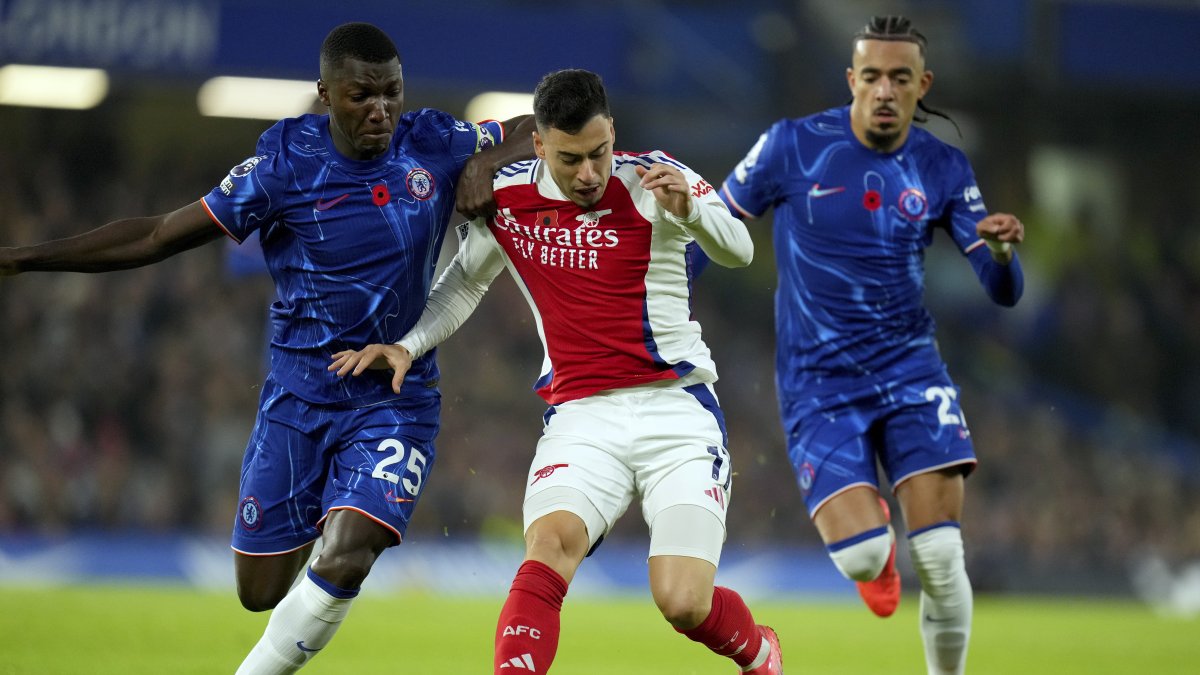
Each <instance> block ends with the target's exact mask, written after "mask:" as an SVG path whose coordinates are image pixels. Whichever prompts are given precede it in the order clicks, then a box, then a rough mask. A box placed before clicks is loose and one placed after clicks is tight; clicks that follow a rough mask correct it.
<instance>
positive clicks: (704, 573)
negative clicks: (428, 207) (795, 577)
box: [330, 70, 782, 674]
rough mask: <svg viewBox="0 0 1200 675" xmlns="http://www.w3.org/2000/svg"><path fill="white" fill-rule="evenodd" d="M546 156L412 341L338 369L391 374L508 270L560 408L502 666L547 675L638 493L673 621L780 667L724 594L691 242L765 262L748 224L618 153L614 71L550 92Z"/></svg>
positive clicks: (762, 666)
mask: <svg viewBox="0 0 1200 675" xmlns="http://www.w3.org/2000/svg"><path fill="white" fill-rule="evenodd" d="M533 109H534V118H535V119H536V121H537V132H536V134H535V136H534V147H535V150H536V152H537V159H536V160H531V161H524V162H518V163H515V164H513V165H510V166H508V167H505V168H504V169H501V170H500V173H499V175H498V176H497V178H496V181H495V194H496V206H497V209H498V214H497V215H496V216H495V217H494V218H492V219H490V220H489V221H487V222H485V221H483V220H476V221H473V222H471V223H469V224H467V223H464V224H463V225H461V226H460V228H459V230H460V238H461V239H462V243H461V248H460V249H459V252H458V254H457V255H456V256H455V257H454V260H453V261H452V262H451V263H450V266H449V267H448V268H447V270H446V272H445V273H443V275H442V277H441V278H440V279H439V280H438V283H437V285H436V286H435V287H434V290H433V292H432V294H431V295H430V298H429V305H428V308H427V309H426V311H425V314H424V315H422V317H421V320H420V321H418V322H417V326H416V327H415V328H414V329H413V331H411V332H410V333H409V334H408V335H406V336H405V337H404V338H403V339H402V340H401V341H400V343H399V344H398V345H372V346H369V347H367V348H366V349H363V350H360V351H358V352H351V351H347V352H344V353H342V354H338V355H337V358H336V359H335V361H334V362H333V364H332V365H331V366H330V370H336V371H337V373H338V375H343V376H344V375H346V374H348V373H352V374H353V375H365V374H366V373H368V372H369V369H370V368H386V367H389V366H390V367H391V368H393V369H394V371H395V374H394V376H393V382H392V383H393V386H396V387H398V386H400V385H401V383H402V382H403V379H404V378H405V373H406V372H407V371H408V369H409V368H410V365H409V364H410V363H412V362H413V359H417V362H419V360H420V359H421V358H422V355H423V354H425V353H427V351H428V350H429V349H432V348H433V347H434V345H437V344H438V343H440V342H441V341H442V340H444V339H446V338H447V337H448V336H449V335H450V334H451V333H453V332H454V330H456V329H457V328H458V327H459V326H460V325H462V323H463V322H464V321H465V320H466V318H467V317H468V316H469V315H470V313H471V312H472V311H473V310H474V308H475V307H476V306H477V305H478V303H479V301H480V299H481V298H482V296H483V293H484V292H485V291H486V290H487V288H488V286H489V285H490V284H491V282H492V280H493V279H495V278H496V276H497V275H498V274H499V273H500V272H501V270H503V269H504V268H505V267H507V268H508V270H509V271H510V272H511V274H512V277H513V279H514V280H515V281H516V282H517V284H518V285H519V286H520V288H521V290H522V292H523V293H524V294H525V297H526V299H527V300H528V301H529V306H530V308H531V309H532V310H533V315H534V320H535V323H536V326H537V329H538V336H539V337H540V338H541V341H542V346H543V348H544V350H545V360H544V362H543V367H542V373H541V377H540V378H539V379H538V380H537V383H536V384H535V389H536V391H537V392H538V394H540V395H541V396H542V398H544V399H545V400H546V401H547V402H548V403H549V404H550V408H549V410H547V412H546V414H545V417H544V423H545V427H544V430H543V436H542V438H541V440H540V441H539V442H538V446H537V450H536V453H535V455H534V459H533V464H532V466H531V467H530V470H529V477H528V482H527V484H526V491H525V503H524V509H523V511H524V520H525V544H526V549H525V552H526V553H525V561H524V563H523V564H522V565H521V567H520V569H519V570H518V571H517V574H516V578H515V579H514V581H513V584H512V588H511V590H510V591H509V595H508V599H507V601H506V602H505V604H504V607H503V609H502V610H501V613H500V618H499V622H498V625H497V629H496V651H495V657H494V668H495V672H496V673H497V674H499V673H514V672H523V671H528V672H538V673H544V672H547V671H548V670H549V669H550V666H551V664H552V663H553V660H554V654H555V652H556V650H557V649H558V639H559V612H560V609H561V607H562V603H563V599H564V597H565V596H566V593H567V587H568V585H569V584H570V583H571V579H572V578H573V577H574V575H575V571H576V569H578V567H579V565H580V563H581V562H582V561H583V559H584V557H586V555H587V554H588V553H589V552H590V551H592V550H593V549H594V548H595V547H596V546H597V545H599V543H600V541H601V539H603V537H604V535H605V533H606V532H608V531H609V530H610V529H611V528H612V526H613V524H614V523H615V522H616V521H617V519H618V518H619V517H620V516H621V515H622V514H623V513H624V512H625V510H626V508H628V506H629V504H630V502H631V500H632V499H633V498H634V497H635V496H637V497H640V498H641V501H642V515H643V517H644V518H645V521H646V523H647V525H649V527H650V551H649V574H650V589H651V592H652V594H653V597H654V601H655V603H656V604H657V605H658V608H659V609H660V610H661V611H662V614H663V616H664V618H666V620H667V621H668V622H670V624H671V625H672V626H674V627H675V629H676V630H677V631H679V632H681V633H683V634H684V635H686V636H687V637H688V638H690V639H692V640H694V641H696V642H699V643H701V644H703V645H704V646H706V647H708V648H709V649H711V650H712V651H714V652H716V653H717V654H720V655H722V656H725V657H728V658H730V659H732V660H733V662H734V663H735V664H737V666H738V667H739V669H740V670H741V671H744V672H751V673H772V674H775V673H780V672H782V658H781V656H780V652H779V641H778V638H777V637H776V635H775V632H774V631H772V630H771V629H770V628H767V627H765V626H759V625H758V624H757V623H756V622H755V620H754V617H753V616H752V615H751V613H750V610H749V608H747V607H746V604H745V602H743V600H742V598H741V596H739V595H738V594H737V593H736V592H734V591H732V590H730V589H728V588H720V587H718V588H714V585H713V582H714V578H715V576H716V571H717V564H718V562H719V559H720V555H721V547H722V545H723V543H724V540H725V510H726V508H728V505H729V495H730V487H731V477H732V472H731V465H730V457H729V452H728V450H727V449H726V448H727V442H726V440H727V439H726V434H725V423H724V416H723V414H722V412H721V408H720V406H719V405H718V403H717V397H716V395H715V393H714V391H713V382H715V381H716V379H717V373H716V368H715V366H714V364H713V361H712V359H711V357H710V355H709V350H708V347H707V346H706V345H705V344H704V342H703V340H702V339H701V334H700V325H699V324H698V323H697V322H696V321H694V320H692V318H691V307H690V299H691V298H690V296H691V292H690V291H691V280H692V277H693V274H692V264H693V256H692V252H691V248H690V247H691V246H692V245H693V244H694V243H695V244H698V245H699V247H700V248H701V249H702V250H703V251H704V252H705V253H706V254H707V255H708V256H709V257H710V258H711V259H712V260H713V261H714V262H716V263H718V264H720V265H724V266H726V267H741V266H744V265H747V264H749V263H750V259H751V257H752V254H753V244H752V243H751V240H750V237H749V235H748V233H747V232H746V228H745V226H744V225H743V224H742V223H741V222H740V221H738V220H737V219H736V218H734V217H733V216H732V215H731V214H730V213H729V210H728V209H727V208H726V207H725V205H724V204H722V203H721V200H720V199H719V198H718V197H717V195H716V191H715V190H713V189H712V187H711V186H710V185H709V184H708V183H707V182H706V181H705V180H704V179H703V178H701V177H700V176H699V175H697V174H696V173H695V172H693V171H692V170H691V169H689V168H688V167H686V166H684V165H683V164H681V163H679V162H678V161H676V160H674V159H672V158H671V157H670V156H669V155H667V154H666V153H663V152H661V151H654V152H649V153H645V154H627V153H619V152H614V151H613V143H614V140H615V135H614V128H613V120H612V117H611V115H610V114H609V106H608V98H607V95H606V94H605V91H604V86H603V84H602V82H601V80H600V77H599V76H598V75H596V74H595V73H591V72H588V71H584V70H564V71H559V72H556V73H551V74H549V75H547V76H546V77H545V78H543V79H542V81H541V83H540V84H539V85H538V87H537V89H536V91H535V92H534V102H533Z"/></svg>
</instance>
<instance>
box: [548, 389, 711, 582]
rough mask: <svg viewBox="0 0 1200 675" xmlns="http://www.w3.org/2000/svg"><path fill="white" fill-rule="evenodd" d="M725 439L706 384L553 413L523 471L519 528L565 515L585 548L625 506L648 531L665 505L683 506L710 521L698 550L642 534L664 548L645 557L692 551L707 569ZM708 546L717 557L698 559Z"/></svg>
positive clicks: (621, 394)
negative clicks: (637, 502)
mask: <svg viewBox="0 0 1200 675" xmlns="http://www.w3.org/2000/svg"><path fill="white" fill-rule="evenodd" d="M725 438H726V436H725V422H724V416H723V414H722V413H721V409H720V406H719V404H718V403H717V398H716V395H715V393H714V392H713V389H712V386H711V385H709V384H706V383H700V384H695V385H691V386H688V387H679V386H675V387H663V386H653V385H648V386H643V387H631V388H628V389H619V390H613V391H607V392H601V393H599V394H596V395H593V396H589V397H587V398H583V399H579V400H576V401H569V402H567V403H563V404H560V405H558V406H556V407H555V408H554V409H552V411H551V412H549V413H548V417H547V422H546V425H545V428H544V429H543V432H542V438H541V439H540V440H539V441H538V445H537V452H536V453H535V454H534V458H533V463H532V465H531V466H530V470H529V478H528V482H527V483H526V487H525V506H524V521H525V529H526V530H528V529H529V526H530V524H532V523H533V522H534V521H536V520H537V519H538V518H541V517H542V516H545V515H547V514H549V513H553V512H555V511H568V512H571V513H574V514H576V515H578V516H579V517H580V518H581V519H583V521H584V523H585V524H586V525H587V529H588V538H589V540H590V544H591V546H593V547H594V546H595V545H596V543H597V542H598V541H599V540H600V539H601V537H602V536H603V535H605V534H606V533H607V532H608V531H609V530H611V529H612V526H613V525H614V524H615V523H616V522H617V519H618V518H620V517H621V516H622V515H623V514H624V513H625V510H626V509H627V508H629V504H630V503H631V502H632V501H633V498H634V497H640V498H641V502H642V517H643V518H644V519H645V521H646V523H647V524H648V525H653V524H654V523H655V519H656V518H657V517H658V516H659V514H661V513H662V512H663V511H665V510H667V509H669V508H671V507H673V506H680V505H693V506H698V507H700V508H701V509H703V510H705V511H708V512H709V513H711V514H712V515H713V516H715V518H716V520H715V522H713V521H712V519H709V518H707V517H706V516H702V515H701V516H700V519H701V520H703V521H706V522H703V523H700V524H699V526H698V527H697V528H696V529H697V530H698V531H696V532H695V535H694V536H695V537H697V538H700V539H702V540H703V541H697V542H694V543H693V545H691V546H689V545H688V542H687V541H686V539H687V538H688V537H689V536H691V535H690V533H680V532H671V533H669V536H663V537H660V534H667V533H659V532H652V541H653V540H660V539H661V540H663V541H664V542H669V543H668V544H667V546H669V547H670V548H669V549H668V550H655V546H654V544H653V543H652V546H651V552H650V554H651V555H681V554H682V555H692V554H690V553H687V552H686V551H687V549H689V548H691V549H699V550H701V551H703V552H704V554H696V555H693V557H701V558H705V559H710V560H711V561H712V562H713V563H714V564H716V558H718V557H719V555H720V544H721V543H722V542H723V541H724V538H725V532H724V528H725V513H726V509H728V507H729V497H730V491H731V484H732V479H731V477H732V469H731V467H730V459H729V452H728V451H727V450H726V447H725ZM580 495H582V496H583V498H584V499H581V498H580ZM684 512H685V513H686V512H690V513H693V514H695V513H700V512H698V511H696V510H695V509H686V510H684ZM676 513H678V512H676ZM671 520H672V519H670V518H668V519H666V520H664V522H668V521H671ZM710 523H711V524H710ZM672 529H675V528H672ZM713 530H715V531H717V535H716V536H715V537H714V536H713V535H712V531H713ZM714 543H715V547H716V549H717V550H716V551H709V550H707V549H710V548H712V547H713V545H714ZM660 549H661V547H660Z"/></svg>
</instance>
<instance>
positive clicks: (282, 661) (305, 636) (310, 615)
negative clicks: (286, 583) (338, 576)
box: [237, 567, 358, 675]
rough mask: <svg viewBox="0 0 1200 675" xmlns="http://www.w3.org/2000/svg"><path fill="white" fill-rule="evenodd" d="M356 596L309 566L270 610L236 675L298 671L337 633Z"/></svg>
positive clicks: (356, 591) (273, 674)
mask: <svg viewBox="0 0 1200 675" xmlns="http://www.w3.org/2000/svg"><path fill="white" fill-rule="evenodd" d="M356 595H358V589H357V588H356V589H354V590H351V591H348V590H345V589H341V588H338V587H336V586H334V585H333V584H330V583H329V582H327V581H325V580H324V579H322V578H321V577H318V576H317V575H316V574H314V573H313V571H312V568H311V567H310V568H309V569H308V571H307V573H306V574H305V575H304V578H302V579H301V580H300V583H299V584H297V585H296V587H295V588H293V589H292V590H291V592H289V593H288V594H287V596H285V597H284V598H283V600H282V601H280V603H279V605H277V606H276V607H275V609H274V610H272V611H271V619H270V620H269V621H267V629H266V631H264V632H263V636H262V637H261V638H259V640H258V644H256V645H254V648H253V649H252V650H250V653H249V654H248V655H247V656H246V660H245V661H242V665H241V667H239V668H238V670H237V672H238V675H282V674H284V673H294V672H296V671H297V670H300V668H302V667H303V666H304V664H305V663H307V662H308V660H309V659H311V658H312V657H314V656H316V655H317V652H319V651H320V650H321V649H322V648H324V647H325V645H327V644H329V641H330V640H331V639H333V634H334V633H335V632H337V629H338V626H340V625H341V624H342V620H343V619H345V618H346V614H347V612H349V611H350V603H351V602H353V601H354V597H355V596H356Z"/></svg>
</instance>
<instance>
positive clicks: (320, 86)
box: [317, 80, 329, 108]
mask: <svg viewBox="0 0 1200 675" xmlns="http://www.w3.org/2000/svg"><path fill="white" fill-rule="evenodd" d="M317 98H318V99H319V100H320V101H321V104H322V105H324V106H325V107H326V108H328V107H329V87H326V86H325V80H317Z"/></svg>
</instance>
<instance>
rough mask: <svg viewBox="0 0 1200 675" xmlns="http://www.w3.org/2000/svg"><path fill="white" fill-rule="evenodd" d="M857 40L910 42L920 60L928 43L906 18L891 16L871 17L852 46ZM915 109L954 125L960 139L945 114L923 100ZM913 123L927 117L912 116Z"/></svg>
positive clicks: (923, 120) (955, 124)
mask: <svg viewBox="0 0 1200 675" xmlns="http://www.w3.org/2000/svg"><path fill="white" fill-rule="evenodd" d="M859 40H883V41H886V42H911V43H913V44H915V45H916V46H917V48H918V49H920V51H921V58H922V59H924V58H925V48H926V45H927V44H928V41H927V40H926V39H925V36H924V35H923V34H922V33H921V31H919V30H917V29H916V28H914V27H913V25H912V22H911V21H909V20H908V18H907V17H903V16H899V15H892V16H873V17H871V20H870V21H868V22H867V25H865V26H863V27H862V29H860V30H859V31H858V32H857V33H855V34H854V40H853V41H852V43H851V44H852V45H858V42H859ZM917 109H918V110H920V111H921V112H923V113H925V114H926V115H936V116H937V117H941V118H942V119H944V120H946V121H948V122H950V124H953V125H954V130H955V131H957V132H958V137H959V138H962V129H959V128H958V122H955V121H954V120H953V119H951V118H950V116H949V115H947V114H946V113H944V112H942V111H940V110H937V109H935V108H930V107H929V106H927V105H925V101H924V100H919V101H917ZM913 121H915V122H920V123H922V124H924V123H925V122H927V121H929V118H928V117H924V116H921V115H914V116H913Z"/></svg>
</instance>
